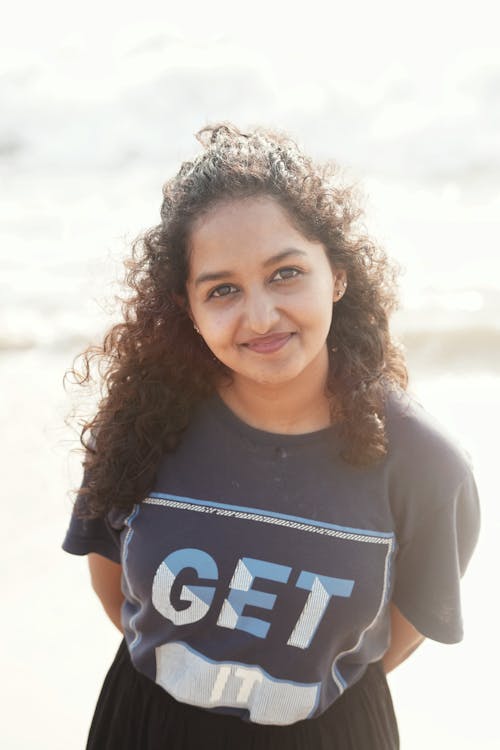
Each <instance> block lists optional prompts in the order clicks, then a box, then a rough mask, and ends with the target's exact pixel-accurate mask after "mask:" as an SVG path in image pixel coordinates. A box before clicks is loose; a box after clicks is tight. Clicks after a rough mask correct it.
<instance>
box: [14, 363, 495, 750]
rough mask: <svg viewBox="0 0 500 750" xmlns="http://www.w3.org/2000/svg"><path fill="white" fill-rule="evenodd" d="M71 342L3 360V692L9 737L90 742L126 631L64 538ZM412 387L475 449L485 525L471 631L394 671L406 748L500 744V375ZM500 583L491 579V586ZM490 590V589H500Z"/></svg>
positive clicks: (62, 744) (28, 741) (72, 461)
mask: <svg viewBox="0 0 500 750" xmlns="http://www.w3.org/2000/svg"><path fill="white" fill-rule="evenodd" d="M70 361H71V357H70V356H68V354H65V353H64V352H59V353H54V352H52V353H47V352H45V353H44V352H40V351H37V350H31V351H27V352H19V353H15V354H11V355H9V356H8V357H7V356H6V355H3V357H2V359H1V361H0V373H1V375H0V377H1V384H2V391H3V393H4V394H7V398H6V399H4V400H3V401H2V422H3V424H4V429H5V432H6V434H7V440H6V445H5V448H4V450H3V469H2V477H3V485H4V490H5V497H6V498H8V499H9V503H8V506H7V514H6V516H7V520H6V523H4V524H3V530H2V531H3V538H2V551H3V566H2V585H3V589H4V591H5V590H6V593H7V601H8V602H9V609H8V613H7V617H6V618H5V620H4V638H3V639H2V651H3V654H2V659H3V661H2V663H3V665H4V675H9V679H8V680H6V679H4V681H3V683H2V688H1V689H2V693H3V694H2V705H3V706H4V710H5V716H7V717H8V720H7V721H5V722H4V726H3V740H2V744H3V747H6V748H9V750H28V748H30V749H31V748H34V747H36V748H37V750H49V749H50V750H81V748H83V747H84V742H85V737H86V732H87V729H88V724H89V721H90V718H91V715H92V711H93V707H94V703H95V700H96V698H97V694H98V690H99V688H100V684H101V681H102V679H103V677H104V674H105V672H106V670H107V667H108V666H109V663H110V661H111V659H112V657H113V654H114V651H115V649H116V648H117V646H118V643H119V640H120V636H119V633H118V632H117V631H116V630H115V629H114V627H113V626H112V625H111V624H110V623H109V622H108V621H107V619H106V617H105V615H104V613H103V611H102V610H101V607H100V604H99V603H98V601H97V599H96V597H95V595H94V594H93V592H92V591H91V588H90V585H89V580H88V574H87V569H86V560H85V559H84V558H77V557H73V556H70V555H66V554H65V553H63V552H62V551H61V549H60V545H61V541H62V538H63V535H64V532H65V528H66V525H67V522H68V518H69V514H70V511H71V498H70V494H69V490H70V488H71V487H72V486H75V484H77V483H78V480H79V458H78V456H77V455H75V454H72V453H71V448H72V447H74V445H75V443H74V437H73V436H72V434H71V433H70V431H69V430H68V428H67V427H65V425H64V417H65V415H66V414H67V412H68V411H69V407H70V401H69V400H68V396H67V395H66V394H65V393H64V391H63V388H62V383H61V381H62V375H63V373H64V371H65V369H66V368H67V367H68V365H69V363H70ZM412 389H413V391H414V392H415V394H416V395H417V396H418V397H419V399H420V400H421V401H422V402H423V403H424V404H425V405H426V407H427V409H428V410H429V411H430V412H432V413H433V414H434V415H435V416H437V417H438V418H439V419H440V420H441V421H442V422H443V423H444V424H446V426H447V428H448V429H449V430H450V431H452V432H453V433H454V434H455V435H456V437H457V438H458V439H459V440H460V442H461V443H462V445H463V446H464V447H465V448H466V449H467V450H468V451H469V452H470V454H471V456H472V458H473V461H474V466H475V471H476V476H477V481H478V485H479V488H480V493H481V498H482V507H483V528H482V534H481V538H480V542H479V546H478V549H477V551H476V554H475V557H474V559H473V561H472V563H471V565H470V568H469V570H468V572H467V575H466V577H465V580H464V586H463V606H464V618H465V632H466V637H465V640H464V641H463V642H462V643H461V644H459V645H455V646H442V645H440V644H436V643H431V642H426V643H424V645H423V646H422V647H421V648H420V650H419V651H418V652H417V653H416V654H414V656H413V657H412V658H411V659H409V660H408V662H406V663H405V664H404V665H402V666H401V667H400V668H399V669H397V670H396V671H395V672H394V673H392V674H391V675H390V685H391V689H392V693H393V699H394V702H395V705H396V710H397V714H398V718H399V724H400V732H401V738H402V748H404V750H421V748H422V747H426V748H429V750H434V749H435V750H438V748H441V747H445V746H446V747H453V748H455V750H470V748H472V747H474V748H480V749H481V750H493V748H496V747H498V733H497V727H496V718H495V715H496V714H495V708H496V705H494V702H495V703H496V699H495V697H494V695H493V694H491V693H488V690H489V689H488V685H489V683H490V679H489V675H490V673H491V671H492V670H494V669H495V667H498V658H497V656H496V655H495V654H494V655H493V657H492V656H491V655H490V654H488V655H482V653H481V649H482V647H483V644H484V643H485V640H486V639H487V638H489V632H488V630H487V629H486V628H485V623H491V622H496V621H497V618H498V616H499V615H500V611H499V605H498V598H497V597H496V594H495V592H496V584H495V580H496V579H495V577H494V571H495V570H496V569H497V567H498V565H497V563H498V551H497V550H498V547H497V543H496V539H497V536H498V531H499V527H500V510H499V506H498V502H497V492H496V477H495V476H494V467H495V459H496V455H495V454H496V447H495V442H494V440H493V437H494V425H495V424H497V423H498V420H499V418H500V377H499V376H493V375H481V374H477V373H474V374H473V375H468V374H467V373H463V374H462V375H454V376H453V377H452V376H449V375H448V376H446V375H443V374H439V373H437V374H434V375H432V377H427V378H426V377H424V375H423V374H421V375H419V376H418V377H416V378H415V379H414V381H413V383H412ZM490 588H491V592H489V589H490ZM489 593H490V595H489Z"/></svg>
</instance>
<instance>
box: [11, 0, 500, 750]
mask: <svg viewBox="0 0 500 750" xmlns="http://www.w3.org/2000/svg"><path fill="white" fill-rule="evenodd" d="M158 5H159V4H158ZM226 5H227V7H226V9H225V15H223V14H222V13H219V14H217V13H214V11H213V8H212V6H211V5H210V6H208V5H207V7H206V8H205V6H204V9H200V13H194V12H193V9H192V7H191V5H190V4H186V5H185V8H179V9H175V15H176V17H177V16H184V21H185V25H186V28H189V33H187V32H185V31H182V28H181V27H180V26H179V27H176V28H174V27H173V26H172V25H170V26H169V24H168V22H167V23H166V22H165V18H163V20H159V19H158V17H157V16H155V14H154V13H153V11H152V10H151V7H150V6H152V3H148V2H146V5H145V6H143V5H141V6H140V7H139V5H138V4H135V5H132V4H128V3H127V2H126V0H123V2H122V3H120V9H119V12H117V11H116V9H113V7H112V6H113V3H109V4H101V5H100V6H99V8H98V12H95V11H96V8H97V6H96V4H95V3H94V4H93V3H92V2H90V4H86V5H85V7H82V9H80V8H75V7H74V6H72V5H71V6H69V5H63V4H62V3H58V2H54V1H53V0H47V2H45V3H43V4H39V5H35V4H32V6H31V7H30V8H29V12H28V11H27V10H26V8H25V6H24V4H22V3H20V4H16V5H14V6H13V7H12V9H11V16H12V18H13V19H14V20H15V23H14V24H11V25H10V26H9V24H8V23H3V24H2V27H0V111H1V112H2V117H1V118H0V389H1V393H2V398H1V399H0V420H1V423H2V426H3V428H4V430H3V434H4V439H3V445H2V450H1V452H0V455H1V460H2V468H1V472H2V490H3V493H4V497H5V499H6V503H5V508H6V511H5V513H4V516H3V523H2V524H1V525H0V549H1V550H2V554H3V565H2V569H3V573H4V575H3V576H2V590H3V591H4V596H5V592H6V598H7V601H8V603H9V604H8V608H7V609H6V615H5V616H4V625H5V627H6V634H5V635H4V638H2V641H1V646H0V652H1V654H0V655H1V657H2V664H3V669H4V672H3V673H4V676H6V677H5V679H4V680H3V681H2V685H1V687H0V703H1V705H2V706H3V707H4V708H5V711H6V716H7V717H8V720H6V721H5V722H4V723H3V726H2V730H1V732H2V747H5V748H8V750H27V749H28V748H33V747H36V748H37V750H45V748H46V749H47V750H49V748H50V750H59V749H60V750H79V749H80V748H81V747H83V745H84V737H85V734H86V731H87V727H88V721H89V720H90V716H91V713H92V709H93V705H94V701H95V699H96V697H97V691H98V688H99V684H100V680H101V679H102V677H103V675H104V671H105V669H106V668H107V665H108V663H109V661H110V660H111V658H112V654H113V650H114V648H115V647H116V645H117V642H118V640H119V639H118V634H117V632H116V631H115V630H113V628H112V626H111V625H109V624H107V623H106V620H105V616H104V614H103V613H102V612H101V609H100V606H99V604H98V602H97V600H96V598H95V596H94V594H93V593H92V591H91V589H90V585H89V582H88V577H87V574H86V572H85V561H84V560H81V559H77V558H73V557H71V558H70V557H69V556H63V554H62V552H61V551H60V544H61V541H62V537H63V534H64V531H65V527H66V524H67V522H68V517H69V513H70V510H71V498H70V494H69V490H70V489H71V488H73V487H75V485H76V484H78V482H79V478H80V465H79V458H78V456H77V455H74V454H72V453H71V449H72V448H74V447H75V434H74V433H73V432H71V431H70V430H69V429H68V428H67V427H66V426H65V424H64V419H65V416H66V415H67V413H68V412H69V411H70V408H71V405H72V404H71V400H70V397H68V396H67V395H66V394H65V393H64V390H63V387H62V377H63V374H64V371H65V370H66V369H67V368H69V367H70V365H71V362H72V360H73V357H74V356H75V355H76V354H78V353H79V352H80V351H81V350H82V349H83V348H85V347H86V346H87V345H88V344H89V343H92V342H95V341H97V340H99V339H100V338H101V336H102V334H103V332H104V330H105V329H106V328H107V327H108V326H109V325H110V324H111V322H112V321H113V320H114V318H115V316H116V306H115V305H114V297H115V295H116V294H120V292H121V291H122V290H121V288H120V286H119V284H118V283H117V279H119V278H121V276H122V260H123V258H124V257H125V256H126V255H127V253H128V252H129V248H130V244H131V242H132V240H133V239H134V238H135V237H136V236H137V235H138V234H139V233H140V232H141V231H143V230H145V229H146V228H148V227H150V226H152V225H154V224H156V223H157V222H158V220H159V208H160V203H161V186H162V184H163V182H164V181H165V180H166V179H167V178H168V177H169V176H170V175H171V174H172V173H173V171H174V170H176V169H177V168H178V166H179V164H180V162H181V161H182V160H183V159H185V158H188V157H190V156H192V155H193V154H195V153H196V151H197V144H196V142H195V140H194V137H193V135H194V133H195V132H196V131H197V130H198V129H199V128H201V127H202V126H203V125H205V124H206V123H208V122H212V121H217V120H222V119H226V120H232V121H234V122H236V123H237V124H238V125H240V126H242V127H245V126H248V125H252V124H267V125H271V126H276V127H280V128H282V129H285V130H288V131H289V132H291V133H292V134H293V135H294V136H295V137H296V139H297V140H299V141H300V142H301V143H302V144H303V145H304V146H305V148H306V150H308V151H309V152H310V153H312V154H314V155H316V156H317V157H320V158H331V159H333V160H335V161H337V162H338V163H339V164H340V165H341V166H343V167H345V168H346V170H347V177H348V178H352V179H353V180H355V181H358V182H359V184H360V186H361V188H362V189H363V190H364V193H365V195H366V224H367V227H368V229H369V230H370V232H371V233H372V234H373V235H374V236H375V237H376V238H377V239H378V240H379V241H380V242H381V243H382V244H383V245H384V247H385V248H386V250H387V252H388V253H389V254H390V255H391V256H392V257H394V259H395V260H397V261H398V263H400V265H401V267H402V271H403V273H402V276H401V310H400V311H399V312H398V313H397V315H396V316H395V318H394V329H395V331H396V332H397V334H398V336H399V337H400V339H401V340H402V342H403V344H404V346H405V347H406V351H407V356H408V360H409V363H410V370H411V374H412V380H411V385H412V389H413V391H414V392H415V393H416V395H417V397H418V398H419V399H420V400H421V401H422V403H423V404H424V405H425V406H426V408H428V410H429V411H430V412H431V413H433V414H434V415H435V416H436V417H438V418H439V419H440V420H441V421H442V422H443V424H445V425H446V426H447V428H448V429H449V430H451V432H452V433H453V434H454V435H455V436H456V438H457V439H458V440H459V442H461V443H462V445H463V446H464V447H465V448H466V450H467V451H468V452H469V453H470V455H471V457H472V460H473V462H474V466H475V468H476V475H477V479H478V484H479V488H480V494H481V498H482V503H483V531H482V535H481V539H480V543H479V546H478V550H477V552H476V555H475V557H474V559H473V561H472V563H471V569H470V571H469V572H468V573H467V576H466V579H465V582H464V615H465V626H466V627H465V630H466V639H465V641H464V643H463V644H460V645H458V646H454V647H452V648H448V647H446V648H445V647H442V646H440V645H438V644H433V643H426V644H424V645H423V646H422V647H421V650H420V651H419V652H417V654H415V656H414V657H412V659H410V660H409V661H408V663H407V664H405V665H403V666H402V667H401V668H400V669H398V670H396V672H395V673H394V675H391V678H390V683H391V688H392V690H393V695H394V700H395V703H396V707H397V712H398V716H399V721H400V728H401V735H402V739H403V742H402V747H403V748H404V750H420V748H422V747H426V748H429V750H439V749H440V748H442V747H451V746H453V747H454V748H457V750H470V748H474V749H475V748H478V750H493V748H496V747H497V746H498V744H497V743H498V729H497V725H496V721H495V717H496V713H497V709H496V704H495V700H496V696H495V694H494V691H493V690H491V689H490V688H489V687H488V685H489V684H490V680H491V674H493V675H494V674H495V673H496V671H497V670H498V668H499V667H500V663H498V659H497V661H496V665H495V664H494V661H495V655H493V656H492V655H491V653H492V651H493V652H494V650H495V647H494V646H493V647H492V646H491V645H489V646H488V654H487V655H486V654H484V653H483V643H486V642H488V644H490V642H491V637H492V635H491V634H492V633H493V634H494V626H493V624H494V623H496V622H498V619H499V618H500V609H499V604H498V597H497V595H496V586H495V575H494V571H495V570H496V569H497V568H498V553H497V549H498V535H499V532H500V511H499V504H498V490H497V477H496V463H497V456H496V453H497V449H496V445H497V442H498V441H497V432H498V427H497V425H498V422H499V420H500V247H499V240H498V238H499V237H500V53H499V52H498V41H497V26H496V25H495V24H494V23H488V22H487V20H486V18H487V17H486V16H485V12H484V8H485V7H486V2H485V0H477V2H476V3H475V4H474V12H473V13H472V11H471V10H470V8H469V9H466V10H461V7H459V6H457V5H456V4H453V5H452V4H451V3H449V2H443V3H442V4H436V3H431V8H430V11H429V13H427V15H426V12H425V8H423V6H421V5H419V6H418V8H416V7H415V8H414V9H413V10H412V11H411V13H412V14H413V15H412V16H411V17H410V16H409V15H408V14H409V13H410V9H409V8H408V6H405V5H404V4H403V5H401V4H398V3H392V4H391V3H389V5H391V8H390V23H389V22H387V18H386V17H385V16H384V8H382V6H384V7H385V6H387V5H388V3H387V2H385V0H384V2H381V4H379V3H377V4H376V5H375V4H372V5H370V7H368V6H367V7H366V8H365V9H363V13H362V14H360V13H359V9H358V8H357V4H356V3H355V2H353V3H352V4H349V5H348V6H346V7H345V8H344V9H343V15H342V17H341V19H340V21H341V22H339V19H338V17H337V16H336V14H335V13H333V14H332V15H333V16H334V17H332V18H330V19H328V23H326V22H325V23H318V22H317V19H318V7H316V6H318V3H316V2H314V0H311V3H308V10H309V12H308V14H307V17H304V14H303V13H302V12H301V14H300V18H298V17H297V19H294V18H292V16H293V13H292V12H291V11H290V18H288V21H289V23H290V24H292V26H291V28H292V33H283V18H282V10H281V8H280V7H279V6H278V5H277V6H276V8H274V7H273V6H272V4H269V3H264V6H265V9H264V11H263V14H264V15H262V14H261V15H259V12H258V11H257V10H256V7H257V5H258V3H257V5H256V7H255V8H254V7H253V4H252V12H250V10H248V12H247V14H246V21H245V27H244V28H243V25H242V24H241V23H236V21H235V20H234V7H233V5H232V4H230V3H226ZM424 5H425V3H424ZM94 6H95V7H94ZM309 6H311V7H309ZM464 7H465V6H464ZM92 9H93V10H94V14H92V13H91V12H90V11H91V10H92ZM54 10H55V12H54ZM261 10H262V9H261ZM385 10H387V8H385ZM428 10H429V9H428ZM163 13H165V11H164V10H163ZM172 13H173V11H172V9H168V15H169V16H170V15H172ZM61 17H64V19H65V20H64V23H65V24H66V28H65V31H64V33H61V26H60V25H58V23H57V22H55V21H54V19H59V20H60V18H61ZM221 18H226V19H229V20H231V19H233V21H232V23H233V26H234V29H233V30H231V32H228V31H227V29H225V28H224V25H223V24H222V22H221ZM262 18H265V23H262ZM28 21H29V22H28ZM292 21H293V23H292ZM293 24H295V25H293ZM339 25H340V32H338V33H337V28H338V26H339ZM226 26H227V24H226ZM179 28H181V30H179ZM294 35H295V36H294ZM476 39H477V41H476ZM73 396H74V394H71V398H73ZM493 637H494V635H493ZM478 651H479V652H480V653H479V656H478ZM492 660H493V661H492ZM28 708H29V712H28ZM27 716H28V719H27Z"/></svg>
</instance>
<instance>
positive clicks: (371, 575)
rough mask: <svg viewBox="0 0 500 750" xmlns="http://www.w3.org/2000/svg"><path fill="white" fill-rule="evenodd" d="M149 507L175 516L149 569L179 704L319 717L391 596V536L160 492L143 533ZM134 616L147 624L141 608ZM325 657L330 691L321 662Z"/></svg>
mask: <svg viewBox="0 0 500 750" xmlns="http://www.w3.org/2000/svg"><path fill="white" fill-rule="evenodd" d="M145 513H153V514H155V513H156V514H158V513H169V517H171V518H172V523H171V524H170V525H171V528H172V533H171V534H167V535H165V528H166V526H165V525H163V527H162V528H163V538H162V540H161V547H160V545H159V544H158V543H157V542H156V541H155V543H154V545H153V547H154V554H152V557H151V565H150V569H149V573H148V575H149V576H150V580H151V594H150V597H151V602H152V606H153V607H154V610H155V611H156V613H157V615H158V616H160V617H161V618H163V619H164V633H165V638H164V641H163V642H162V643H161V644H159V645H158V646H157V647H156V649H155V657H156V682H157V683H158V684H160V685H161V686H162V687H164V688H165V689H166V690H167V691H168V692H169V693H170V694H171V695H173V696H174V697H175V698H176V699H177V700H180V701H183V702H186V703H190V704H193V705H197V706H200V707H203V708H217V707H225V708H233V709H236V710H237V711H236V712H237V713H240V714H241V711H242V710H246V711H248V716H249V718H250V720H251V721H254V722H257V723H262V724H270V723H274V724H276V723H279V724H290V723H293V722H295V721H298V720H300V719H305V718H307V717H311V716H312V715H314V714H315V713H317V712H319V710H320V705H322V704H324V703H325V702H326V703H330V702H331V701H332V699H334V698H335V697H338V695H339V694H340V693H341V692H342V691H343V689H344V687H345V680H344V678H343V677H342V675H341V672H340V668H339V666H341V665H339V662H340V660H341V659H345V658H347V659H348V658H349V657H352V655H354V659H355V654H356V652H357V650H358V649H360V648H361V647H362V644H363V640H364V638H365V637H366V636H367V634H369V631H370V630H371V629H372V628H374V627H375V626H376V624H377V621H378V619H379V616H380V614H381V611H382V609H383V606H384V604H386V602H387V597H388V593H389V588H390V564H391V560H392V553H393V549H394V537H393V534H392V533H390V532H374V531H368V530H359V529H351V528H346V527H341V526H336V525H334V524H330V523H326V522H321V521H316V520H312V519H305V518H299V517H295V516H286V515H284V514H280V513H274V512H270V511H265V510H261V509H255V508H245V507H240V506H232V505H228V504H223V503H218V502H209V501H204V500H197V499H193V498H183V497H177V496H174V495H167V494H164V493H153V494H152V495H151V496H150V497H149V498H148V499H147V500H145V501H143V503H142V505H141V513H140V514H139V515H138V517H137V519H134V532H135V534H136V535H137V534H140V519H141V515H143V514H145ZM149 528H151V518H149ZM167 528H168V526H167ZM180 529H182V533H179V530H180ZM176 530H177V533H176ZM160 549H161V556H160V557H158V555H159V552H160ZM131 551H132V554H133V546H132V548H131ZM155 555H156V557H155ZM125 572H126V571H125ZM128 578H129V579H130V580H131V579H132V578H133V576H131V575H130V572H129V573H128ZM131 583H132V586H133V580H131ZM353 607H355V609H356V613H357V616H356V618H355V619H354V618H353V617H352V611H353V610H352V608H353ZM353 621H356V622H361V623H362V626H360V627H359V629H358V631H357V632H353V629H352V622H353ZM134 622H135V626H136V627H138V628H139V629H140V613H139V614H138V613H136V614H135V615H134ZM332 634H333V635H332ZM325 660H326V661H327V663H328V664H329V665H330V670H331V680H330V681H329V682H330V684H329V685H328V686H327V692H328V695H324V694H321V693H322V691H323V693H324V692H325V685H324V684H323V685H322V684H321V683H322V680H323V675H322V674H320V673H319V672H318V667H317V665H318V664H319V663H323V664H324V663H325Z"/></svg>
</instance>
